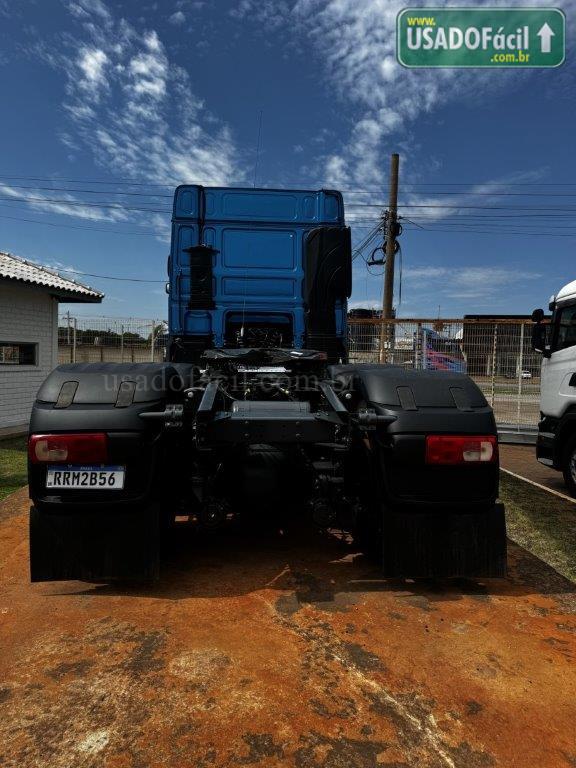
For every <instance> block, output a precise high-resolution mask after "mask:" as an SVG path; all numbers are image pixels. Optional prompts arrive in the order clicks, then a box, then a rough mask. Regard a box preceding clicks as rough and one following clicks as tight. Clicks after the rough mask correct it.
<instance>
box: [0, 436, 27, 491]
mask: <svg viewBox="0 0 576 768" xmlns="http://www.w3.org/2000/svg"><path fill="white" fill-rule="evenodd" d="M27 482H28V478H27V470H26V437H25V436H22V437H9V438H6V439H2V440H0V499H4V498H5V497H6V496H8V494H10V493H12V492H13V491H17V490H18V488H21V487H22V486H23V485H26V483H27Z"/></svg>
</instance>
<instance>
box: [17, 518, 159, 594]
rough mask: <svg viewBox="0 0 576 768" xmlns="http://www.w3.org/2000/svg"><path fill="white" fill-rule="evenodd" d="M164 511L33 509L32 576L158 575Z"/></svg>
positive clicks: (40, 578) (94, 578) (97, 578)
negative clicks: (160, 526)
mask: <svg viewBox="0 0 576 768" xmlns="http://www.w3.org/2000/svg"><path fill="white" fill-rule="evenodd" d="M158 520H159V512H158V507H157V506H155V505H150V506H148V507H143V508H140V509H137V510H130V511H124V510H122V511H121V512H118V511H115V512H114V513H112V512H110V511H109V510H102V511H97V512H92V511H91V512H86V511H84V510H82V511H80V510H78V509H76V510H74V511H70V512H66V513H62V512H58V513H56V514H53V513H52V512H45V511H41V510H38V509H36V507H31V509H30V575H31V580H32V581H67V580H69V579H78V580H80V581H113V580H131V581H132V580H135V581H153V580H156V579H158V576H159V530H158V528H159V525H158Z"/></svg>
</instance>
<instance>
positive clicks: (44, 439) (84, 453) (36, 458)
mask: <svg viewBox="0 0 576 768" xmlns="http://www.w3.org/2000/svg"><path fill="white" fill-rule="evenodd" d="M28 456H29V457H30V461H31V462H32V463H33V464H42V463H49V464H105V463H106V461H107V459H108V437H107V435H106V434H105V433H104V432H88V433H85V434H83V435H78V434H76V435H31V436H30V439H29V440H28Z"/></svg>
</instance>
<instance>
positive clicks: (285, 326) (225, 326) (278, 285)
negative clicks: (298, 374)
mask: <svg viewBox="0 0 576 768" xmlns="http://www.w3.org/2000/svg"><path fill="white" fill-rule="evenodd" d="M351 269H352V268H351V244H350V230H349V228H347V227H346V226H345V222H344V204H343V200H342V195H341V194H340V192H336V191H332V190H320V191H303V190H285V189H283V190H276V189H247V188H226V187H211V188H207V187H202V186H199V185H183V186H180V187H178V188H177V189H176V192H175V195H174V209H173V218H172V245H171V250H170V257H169V262H168V274H169V326H170V344H169V353H168V356H169V360H171V361H174V362H196V361H197V360H198V359H199V357H200V356H201V355H202V353H203V352H204V351H205V350H207V349H221V348H238V347H248V348H288V349H296V350H298V349H314V350H318V351H321V352H325V353H326V355H327V358H328V359H329V360H330V361H331V362H346V354H347V353H346V336H347V327H346V314H347V299H348V298H349V296H350V293H351V282H352V278H351Z"/></svg>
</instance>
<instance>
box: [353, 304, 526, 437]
mask: <svg viewBox="0 0 576 768" xmlns="http://www.w3.org/2000/svg"><path fill="white" fill-rule="evenodd" d="M531 328H532V323H531V321H529V320H490V319H484V318H483V319H480V320H468V319H465V320H392V321H382V320H380V319H364V320H354V319H351V320H350V321H349V334H350V340H349V348H350V359H351V361H353V362H362V363H373V362H383V363H390V364H393V365H400V366H402V367H404V368H413V369H422V370H426V369H427V370H438V371H457V372H463V373H467V374H468V375H469V376H471V377H472V378H473V379H474V381H475V382H476V383H477V384H478V386H479V387H480V389H481V390H482V391H483V393H484V395H485V397H486V399H487V400H488V402H489V403H490V405H491V406H492V407H493V409H494V413H495V415H496V421H497V422H498V425H499V427H500V428H508V429H510V430H517V431H523V430H528V431H529V430H533V429H535V428H536V425H537V423H538V419H539V402H540V364H541V356H540V355H538V354H537V353H535V352H534V351H533V350H532V347H531Z"/></svg>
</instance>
